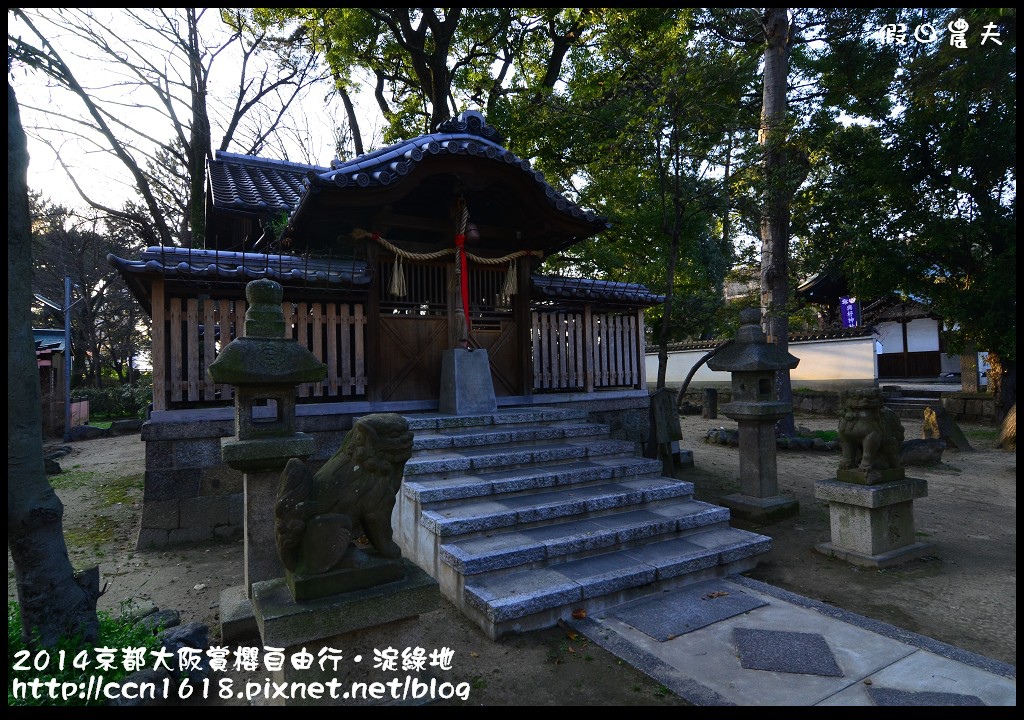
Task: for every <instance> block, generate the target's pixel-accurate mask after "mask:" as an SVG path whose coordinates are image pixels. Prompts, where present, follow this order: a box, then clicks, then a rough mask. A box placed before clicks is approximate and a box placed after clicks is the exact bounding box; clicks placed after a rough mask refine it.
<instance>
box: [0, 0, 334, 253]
mask: <svg viewBox="0 0 1024 720" xmlns="http://www.w3.org/2000/svg"><path fill="white" fill-rule="evenodd" d="M11 12H12V14H13V19H14V20H15V21H16V23H12V24H10V25H8V28H9V29H8V35H7V47H8V56H9V57H11V58H13V59H14V61H15V62H16V63H17V64H20V65H21V66H24V67H27V68H29V70H30V71H31V74H32V75H35V74H38V76H41V77H43V78H45V79H46V80H47V82H49V83H50V86H49V87H50V92H51V100H50V101H49V102H48V103H46V104H39V105H36V106H30V107H28V108H26V109H27V110H29V111H31V114H32V117H33V118H35V119H36V120H35V122H34V124H31V125H30V126H29V128H28V130H29V132H31V133H32V134H33V135H34V136H35V137H36V138H38V139H40V140H41V141H43V142H44V143H46V144H48V145H49V147H50V148H51V149H52V151H53V153H54V155H55V157H56V159H57V161H58V162H59V163H60V164H61V165H62V167H63V168H64V169H65V171H66V172H67V174H68V176H69V177H70V178H71V180H72V182H74V183H75V186H76V188H77V189H78V191H79V194H80V195H81V197H82V199H83V201H84V202H85V203H86V204H87V205H88V206H89V207H91V208H93V209H94V210H95V211H97V212H100V213H103V214H104V215H107V216H110V217H113V218H118V219H119V220H120V221H121V222H125V223H132V224H134V225H135V226H137V227H139V228H140V231H142V232H146V231H145V230H142V229H144V228H147V227H149V228H152V229H153V230H154V231H155V232H154V233H153V234H155V236H156V237H157V238H158V239H159V242H160V243H161V244H164V245H175V244H181V245H192V246H196V247H201V246H202V245H203V242H204V236H205V205H204V182H205V177H206V162H207V160H208V159H210V158H211V157H212V153H213V148H214V147H217V148H219V149H220V150H227V149H228V148H231V147H234V146H236V145H237V146H239V147H240V148H241V151H242V152H245V153H253V154H255V153H258V152H260V151H261V150H262V149H263V148H264V147H266V146H267V144H268V142H271V140H272V138H273V137H274V134H275V132H276V131H277V129H278V127H279V126H280V125H281V123H282V118H284V117H285V116H286V115H287V113H288V112H289V111H290V109H291V107H292V104H293V103H294V102H295V101H296V98H297V97H299V96H301V95H302V94H303V93H305V92H306V91H307V89H308V88H309V87H310V85H311V84H313V83H314V82H316V81H317V80H319V79H320V76H319V75H318V74H317V70H318V67H317V64H316V61H315V59H314V58H313V57H311V56H309V55H308V54H306V55H303V54H302V53H301V52H300V50H299V49H298V48H292V46H290V45H287V44H283V47H286V48H288V49H287V50H281V47H282V44H281V43H280V42H278V39H277V38H274V37H273V36H271V35H270V34H269V33H267V32H264V31H255V32H254V31H253V26H252V25H251V24H247V23H245V22H244V16H243V15H242V14H241V13H235V14H232V13H231V12H228V11H225V13H224V14H223V16H221V17H217V16H215V14H214V13H213V12H212V11H209V10H202V9H200V10H197V9H195V8H149V9H147V8H124V9H121V10H118V11H116V12H113V13H112V12H109V11H103V10H95V9H88V8H35V9H28V8H19V9H14V10H12V11H11ZM15 28H17V31H16V30H15ZM225 28H226V29H227V31H226V32H225ZM270 48H273V49H274V50H275V52H274V53H270V52H269V51H268V52H264V50H268V49H270ZM226 57H233V58H234V59H235V60H236V62H235V63H234V64H233V67H234V68H237V70H234V71H232V72H233V73H234V75H233V77H232V79H233V80H234V90H233V91H232V92H229V93H225V94H223V95H220V94H212V95H211V93H210V90H209V83H210V80H211V77H213V76H214V75H215V73H216V72H220V68H221V65H223V64H225V63H226V61H223V62H221V63H217V64H216V65H215V63H216V61H218V60H219V59H220V58H226ZM99 66H102V67H103V69H104V71H105V75H104V76H105V77H110V76H111V74H112V75H113V76H114V77H116V78H117V79H116V80H115V82H113V84H112V85H101V84H100V83H99V82H98V81H96V80H94V78H93V77H92V76H91V75H90V73H89V69H90V68H96V67H99ZM69 130H70V133H69ZM215 132H216V133H217V134H220V135H221V137H220V141H219V142H216V143H215V141H214V137H213V136H214V133H215ZM82 148H85V152H87V153H89V154H93V153H97V152H100V153H104V154H109V155H110V156H111V165H112V166H113V167H115V168H117V172H116V174H117V175H118V177H120V178H125V177H127V178H130V180H128V181H127V183H126V185H127V187H128V189H127V190H119V191H117V192H116V193H114V198H110V197H106V196H103V195H96V194H95V193H93V192H90V191H87V189H86V188H87V184H86V183H85V182H83V181H84V178H83V177H82V172H83V171H82V170H80V169H78V168H77V167H76V153H78V152H81V151H82ZM136 196H137V198H138V199H139V200H140V201H141V205H140V204H138V203H136V202H135V197H136ZM125 197H127V198H129V199H128V200H127V201H125V202H119V201H118V199H120V198H125ZM143 208H144V212H140V211H141V210H142V209H143Z"/></svg>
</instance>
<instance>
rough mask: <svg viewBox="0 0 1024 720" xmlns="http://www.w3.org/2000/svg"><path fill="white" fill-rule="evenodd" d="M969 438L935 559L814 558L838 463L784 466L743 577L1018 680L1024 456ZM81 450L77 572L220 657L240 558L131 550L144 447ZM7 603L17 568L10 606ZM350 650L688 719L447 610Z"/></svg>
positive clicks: (934, 531) (480, 686) (70, 483)
mask: <svg viewBox="0 0 1024 720" xmlns="http://www.w3.org/2000/svg"><path fill="white" fill-rule="evenodd" d="M681 423H682V428H683V433H684V441H683V446H684V447H688V448H691V449H692V450H693V451H694V456H695V461H696V467H695V469H694V470H692V471H689V472H687V473H686V474H685V479H687V480H690V481H692V482H694V484H695V486H696V495H697V497H698V499H702V500H706V501H709V502H717V501H718V499H719V498H721V497H722V496H724V495H727V494H730V493H733V492H736V491H737V490H738V489H739V485H738V482H737V480H736V478H737V475H738V456H737V450H736V448H731V447H728V446H721V445H713V444H706V443H704V442H703V438H704V436H705V435H706V433H707V430H708V429H710V428H713V427H726V428H732V427H735V423H733V422H732V421H730V420H728V419H725V418H722V419H719V420H702V419H701V418H700V417H699V416H687V417H683V418H681ZM798 423H799V424H801V425H804V426H805V427H807V428H809V429H811V430H818V429H828V430H834V429H835V428H836V424H837V422H836V420H835V419H828V418H825V419H822V418H814V417H800V418H798ZM904 427H905V428H906V431H907V433H906V435H907V438H913V437H920V432H921V427H920V423H914V422H911V421H906V420H905V421H904ZM962 427H963V429H964V430H965V432H967V433H968V436H969V437H970V438H972V440H973V441H974V443H975V446H976V447H977V448H978V449H977V450H976V451H975V452H972V453H951V452H949V451H947V453H946V454H945V455H944V457H943V463H942V464H941V465H940V466H938V467H935V468H931V469H928V470H925V469H923V468H910V469H909V474H911V475H913V476H915V477H922V478H924V479H925V480H927V481H928V496H927V497H925V498H921V499H919V500H917V501H915V505H914V510H915V522H916V529H917V533H918V536H919V539H921V540H922V541H926V542H930V543H933V544H934V549H933V551H932V552H931V553H930V554H929V555H928V556H926V557H925V558H922V559H919V560H915V561H912V562H910V563H907V564H905V565H901V566H898V567H896V568H892V569H889V570H883V571H878V570H864V569H858V568H856V567H854V566H852V565H850V564H848V563H845V562H843V561H839V560H834V559H830V558H827V557H825V556H823V555H821V554H819V553H817V552H814V550H813V547H814V546H815V545H816V544H817V543H821V542H825V541H827V540H828V539H829V536H830V530H829V519H828V509H827V505H826V504H825V503H823V502H820V501H818V500H816V499H815V498H814V488H813V486H814V482H815V481H816V480H819V479H826V478H829V477H833V476H834V473H835V468H836V463H837V461H838V454H837V453H830V452H825V451H806V452H790V451H780V452H779V457H778V468H779V488H780V492H782V493H784V494H788V495H792V496H793V497H795V498H796V499H797V500H798V501H799V502H800V513H799V515H798V516H797V517H795V518H791V519H788V520H784V521H781V522H778V523H775V524H773V525H770V526H765V527H760V526H755V525H750V524H744V523H742V522H740V521H736V520H734V521H733V523H734V525H736V526H738V527H744V528H746V529H753V530H756V531H758V532H762V533H764V534H766V535H769V536H770V537H772V539H773V550H772V553H771V555H770V556H769V557H768V559H767V561H766V562H764V563H762V564H761V565H759V566H758V568H757V569H755V570H754V571H751V572H749V573H747V574H748V575H749V576H751V577H753V578H756V579H758V580H763V581H765V582H768V583H771V584H773V585H776V586H778V587H781V588H784V589H786V590H790V591H793V592H796V593H799V594H801V595H804V596H806V597H810V598H813V599H816V600H820V601H824V602H828V603H833V604H835V605H836V606H838V607H842V608H844V609H846V610H851V611H854V612H857V613H860V614H862V615H865V616H868V617H871V618H874V619H877V620H881V621H884V622H887V623H891V624H894V625H897V626H899V627H902V628H905V629H907V630H911V631H914V632H917V633H921V634H923V635H927V636H929V637H932V638H934V639H936V640H940V641H943V642H946V643H950V644H952V645H956V646H958V647H961V648H964V649H966V650H970V651H973V652H976V653H979V654H982V655H985V656H987V657H991V658H994V659H997V660H1001V661H1003V662H1007V663H1011V664H1016V657H1017V650H1016V627H1017V619H1016V573H1017V565H1016V455H1015V454H1013V453H1005V452H1001V451H997V450H991V449H989V447H988V446H989V445H990V444H991V443H990V442H989V441H987V440H986V439H985V438H988V437H989V436H994V432H993V431H992V429H991V428H988V427H985V426H973V425H964V426H962ZM71 447H72V452H71V454H70V455H68V456H66V457H64V458H63V459H61V460H60V463H61V466H62V468H63V469H64V471H65V472H64V473H63V474H62V475H58V476H53V477H52V478H51V480H52V481H53V482H54V484H55V486H56V488H57V492H58V495H59V496H60V498H61V499H62V501H63V502H64V505H65V519H64V523H65V525H64V527H65V535H66V537H67V539H68V546H69V554H70V556H71V558H72V562H73V563H74V564H75V566H76V567H86V566H88V565H89V564H94V563H96V562H98V563H99V564H100V568H101V574H102V578H103V580H102V581H103V582H107V583H109V584H108V587H107V592H106V594H105V595H104V596H103V597H101V598H100V607H101V608H103V609H116V608H117V606H118V604H119V602H120V601H121V600H122V599H124V598H128V597H144V598H149V599H151V600H152V601H153V602H155V603H156V604H157V605H159V606H160V607H168V608H174V609H177V610H178V611H179V612H180V613H181V615H182V620H183V621H185V622H187V621H190V620H198V621H201V622H203V623H205V624H207V625H209V627H210V628H211V635H212V636H211V640H212V641H213V642H216V641H217V640H218V638H216V631H217V627H218V618H219V616H218V601H219V595H220V591H221V590H222V589H223V588H226V587H231V586H233V585H239V584H241V582H242V546H241V543H240V542H233V543H220V544H206V545H197V546H190V547H180V548H174V549H170V550H164V551H137V550H135V549H134V541H135V535H136V533H137V532H138V524H139V517H140V512H141V497H142V475H143V471H144V467H145V464H144V443H142V442H141V440H140V439H139V436H138V435H129V436H123V437H116V438H104V439H99V440H90V441H85V442H80V443H74V444H72V445H71ZM13 593H14V590H13V570H12V569H11V563H10V559H8V597H14V594H13ZM350 642H351V645H350V647H349V648H347V649H348V650H349V651H350V652H351V654H355V653H356V652H357V651H358V652H361V653H363V654H366V655H367V656H371V657H372V651H373V649H374V648H377V647H386V646H388V645H391V646H394V647H396V648H399V649H402V648H404V647H416V646H419V647H424V648H428V649H429V648H437V647H444V646H446V647H450V648H452V649H454V650H455V651H456V654H455V658H454V662H453V669H452V675H451V676H450V677H449V678H448V679H453V680H454V681H456V682H467V683H469V684H470V687H471V688H472V691H471V696H470V700H469V702H468V704H472V705H523V704H534V705H606V706H609V705H611V706H620V705H684V704H686V703H684V702H683V701H682V700H681V699H679V698H678V697H676V696H674V695H672V694H671V693H669V692H668V691H667V690H665V689H664V688H662V687H660V686H659V685H658V684H657V683H655V682H653V681H652V680H650V679H649V678H647V677H646V676H645V675H643V674H642V673H640V672H638V671H637V670H635V669H633V668H632V667H630V666H629V665H626V664H624V663H623V662H622V661H620V660H619V659H618V658H616V657H615V656H613V655H610V654H609V653H607V652H605V651H604V650H603V649H602V648H600V647H597V646H595V645H590V644H588V643H587V642H586V640H585V639H583V638H580V637H575V638H572V637H569V636H568V635H567V633H566V632H564V631H562V630H560V629H557V628H556V629H553V630H549V631H544V632H539V633H530V634H527V635H524V636H521V637H517V638H511V639H508V640H505V641H502V642H498V643H494V642H491V641H490V640H488V639H487V638H486V636H484V635H483V633H481V632H480V631H479V630H478V629H477V628H476V627H475V626H473V625H471V624H469V623H468V622H467V621H466V620H465V619H464V618H463V617H462V615H461V614H460V613H459V612H458V611H457V610H456V609H455V608H454V606H452V605H451V604H450V603H448V602H444V603H443V605H442V608H441V609H440V610H436V611H434V612H431V613H427V614H424V615H422V616H420V618H419V619H418V620H409V621H405V622H402V623H397V624H394V625H390V626H387V627H385V628H381V629H378V630H375V631H368V632H365V633H360V634H357V635H355V636H353V637H352V638H350ZM242 677H244V676H240V677H239V679H242ZM241 702H244V701H238V702H235V701H230V704H239V703H241ZM226 704H227V703H226ZM452 704H460V703H459V701H458V700H457V699H456V700H453V701H452Z"/></svg>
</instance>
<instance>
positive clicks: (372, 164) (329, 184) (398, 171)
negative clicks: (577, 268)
mask: <svg viewBox="0 0 1024 720" xmlns="http://www.w3.org/2000/svg"><path fill="white" fill-rule="evenodd" d="M496 139H500V136H499V135H498V134H497V132H496V131H494V130H493V128H491V126H489V125H487V124H486V122H485V121H484V120H483V116H482V115H480V113H478V112H476V111H467V112H464V113H462V115H460V116H459V118H458V119H457V120H449V121H448V122H446V123H444V124H442V126H441V127H440V128H439V131H438V132H434V133H430V134H427V135H421V136H419V137H416V138H413V139H411V140H405V141H402V142H398V143H395V144H393V145H389V146H387V147H384V148H380V149H379V150H375V151H374V152H371V153H367V154H366V155H361V156H359V157H358V158H354V159H353V160H350V161H348V162H338V163H334V164H333V167H332V168H331V169H330V170H327V171H325V172H318V171H316V170H310V171H309V172H307V173H306V179H307V181H308V188H307V189H306V192H305V193H303V194H302V196H301V198H300V199H299V203H298V205H297V206H296V208H295V210H294V211H293V213H292V215H291V218H290V224H294V223H295V222H296V221H299V220H301V218H302V217H303V216H304V215H305V214H306V213H307V212H312V211H313V210H312V206H313V205H314V203H313V202H312V198H313V197H315V196H316V195H317V194H318V193H320V192H325V191H326V192H334V191H348V192H352V191H356V192H358V191H359V190H363V189H372V188H381V187H387V186H390V185H393V184H398V183H401V182H402V180H403V178H404V177H405V176H407V175H409V173H410V172H411V171H412V170H413V169H414V168H415V167H417V166H419V165H420V164H421V163H423V162H424V161H429V158H431V157H433V156H443V155H450V156H453V157H456V158H459V159H467V160H468V159H469V158H479V159H483V160H486V161H491V162H494V163H500V164H502V165H507V166H509V168H510V169H518V171H519V172H521V173H522V177H523V180H524V181H525V182H533V183H536V184H537V185H538V187H537V193H538V196H542V197H543V198H544V199H545V200H546V204H547V205H548V207H549V209H550V211H551V212H553V213H555V214H556V215H560V216H561V217H562V220H563V221H567V222H568V223H569V224H571V225H575V226H578V227H579V229H580V232H579V233H578V237H577V238H574V240H576V239H583V238H585V237H589V236H591V235H594V234H596V233H598V232H600V231H602V230H604V229H606V228H607V227H608V222H607V218H605V217H602V216H599V215H597V214H596V213H595V212H594V211H593V210H587V209H584V208H582V207H580V206H579V205H577V204H576V203H574V202H572V201H571V200H569V199H567V198H566V197H564V196H563V195H562V194H561V193H559V192H558V191H557V190H555V189H554V188H553V187H552V186H551V185H550V184H549V183H548V182H547V181H546V180H545V179H544V175H543V173H541V172H540V171H539V170H534V169H533V168H532V167H531V165H530V161H529V160H526V159H524V158H520V157H518V156H517V155H515V153H513V152H511V151H510V150H507V149H505V148H504V147H502V146H501V145H500V144H499V143H498V142H497V141H496ZM474 162H476V160H474ZM563 244H571V241H570V242H568V243H563Z"/></svg>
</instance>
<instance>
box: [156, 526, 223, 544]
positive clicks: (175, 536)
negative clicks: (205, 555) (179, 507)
mask: <svg viewBox="0 0 1024 720" xmlns="http://www.w3.org/2000/svg"><path fill="white" fill-rule="evenodd" d="M212 539H213V528H212V527H189V528H178V529H176V530H168V531H167V544H168V545H178V544H180V543H192V542H203V541H204V540H212Z"/></svg>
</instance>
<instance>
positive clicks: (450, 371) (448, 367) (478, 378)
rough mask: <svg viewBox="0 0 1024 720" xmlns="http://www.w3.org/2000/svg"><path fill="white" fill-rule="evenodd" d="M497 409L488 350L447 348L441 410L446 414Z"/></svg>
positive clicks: (439, 410)
mask: <svg viewBox="0 0 1024 720" xmlns="http://www.w3.org/2000/svg"><path fill="white" fill-rule="evenodd" d="M497 409H498V403H497V401H496V399H495V397H494V382H493V381H492V380H491V365H490V361H489V360H488V357H487V351H486V350H482V349H477V350H464V349H462V348H455V349H452V350H445V351H444V353H443V354H442V355H441V395H440V399H439V400H438V412H441V413H444V414H447V415H472V414H482V413H493V412H494V411H495V410H497Z"/></svg>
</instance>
